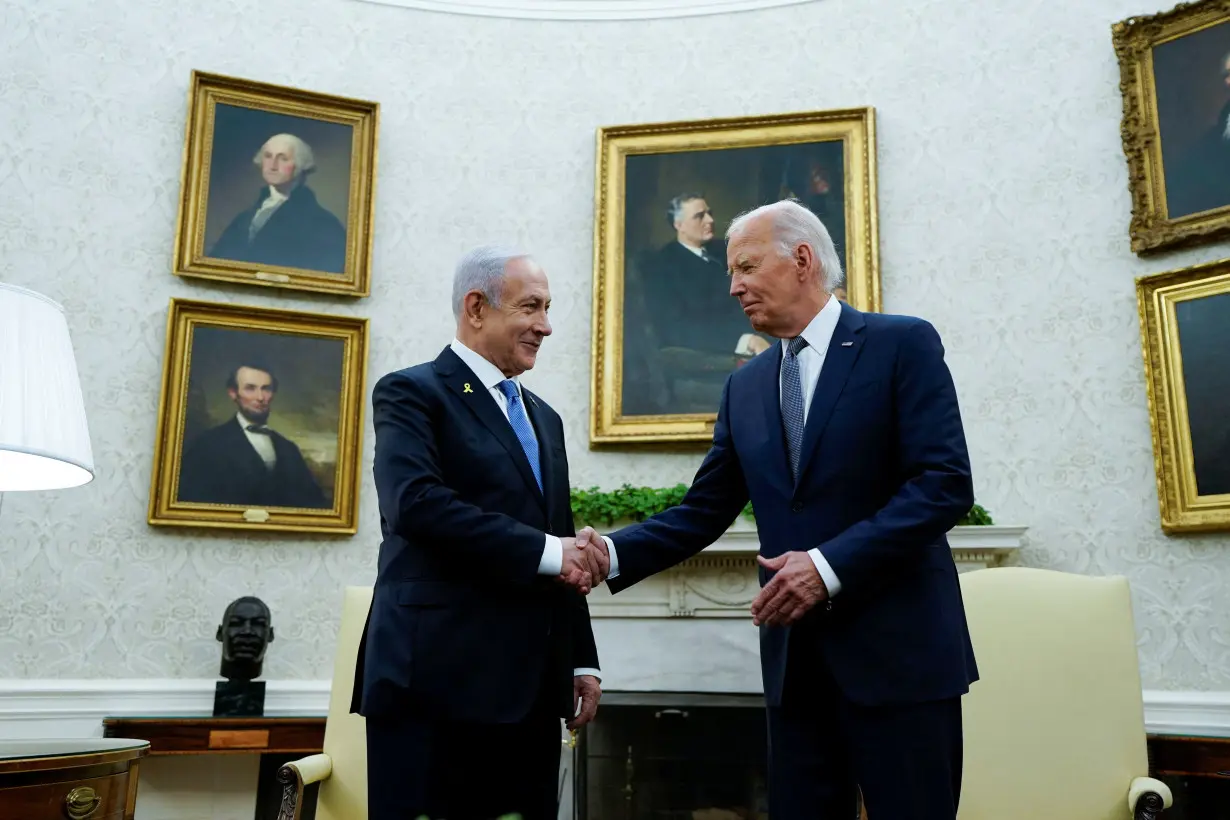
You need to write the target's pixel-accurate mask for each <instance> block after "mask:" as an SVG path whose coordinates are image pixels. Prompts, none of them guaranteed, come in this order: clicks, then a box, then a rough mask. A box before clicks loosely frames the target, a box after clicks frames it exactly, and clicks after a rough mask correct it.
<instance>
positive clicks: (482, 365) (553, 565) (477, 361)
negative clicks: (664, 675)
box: [449, 339, 602, 680]
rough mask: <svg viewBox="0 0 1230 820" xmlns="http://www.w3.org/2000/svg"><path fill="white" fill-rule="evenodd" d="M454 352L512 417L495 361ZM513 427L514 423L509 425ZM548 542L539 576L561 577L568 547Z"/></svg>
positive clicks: (456, 343) (458, 346) (459, 348)
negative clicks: (565, 548) (565, 550)
mask: <svg viewBox="0 0 1230 820" xmlns="http://www.w3.org/2000/svg"><path fill="white" fill-rule="evenodd" d="M449 347H450V348H452V351H453V352H454V353H456V354H457V357H458V358H459V359H461V361H463V362H465V365H466V367H468V368H470V370H472V371H474V375H475V376H476V377H477V378H478V380H479V381H480V382H482V383H483V387H485V388H487V394H488V395H489V396H491V398H492V399H494V400H495V403H496V405H497V406H498V407H499V408H500V411H501V412H502V413H503V414H504V418H508V398H507V397H506V396H505V395H504V391H503V390H501V389H500V388H499V384H500V382H502V381H504V379H505V378H507V377H506V376H505V375H504V373H503V372H501V370H500V369H499V368H498V367H496V366H495V365H493V364H492V363H491V362H489V361H487V360H486V359H484V358H483V356H482V354H481V353H475V352H474V351H473V350H471V349H470V348H468V347H466V346H465V345H464V344H462V343H461V341H460V340H459V339H453V341H452V343H450V344H449ZM512 381H513V384H515V385H517V394H518V395H519V396H521V408H522V411H523V412H525V417H526V419H527V420H528V419H529V411H527V410H525V394H524V393H523V392H522V391H521V382H520V380H519V379H518V378H517V377H516V376H513V378H512ZM509 423H510V424H511V421H510V422H509ZM529 428H530V435H531V436H532V437H533V439H534V443H535V444H537V442H538V432H537V431H536V430H534V424H533V422H531V423H530V425H529ZM545 535H546V542H545V544H544V545H543V550H542V558H541V560H539V562H538V574H539V575H559V574H560V572H561V571H562V570H563V566H564V545H563V543H562V542H561V541H560V540H559V538H557V537H556V536H554V535H552V534H551V533H549V532H548V533H545ZM572 674H573V675H593V676H594V677H595V678H598V679H599V680H601V679H602V676H601V674H599V672H598V670H597V669H574V670H573V671H572Z"/></svg>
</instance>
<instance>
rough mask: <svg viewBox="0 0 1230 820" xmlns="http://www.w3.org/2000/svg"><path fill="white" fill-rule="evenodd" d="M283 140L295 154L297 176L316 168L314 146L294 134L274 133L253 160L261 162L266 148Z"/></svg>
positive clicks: (257, 162) (258, 163)
mask: <svg viewBox="0 0 1230 820" xmlns="http://www.w3.org/2000/svg"><path fill="white" fill-rule="evenodd" d="M275 141H276V142H281V143H285V144H287V145H289V146H290V150H291V153H293V154H294V155H295V176H297V177H298V176H301V175H303V174H306V173H308V172H309V171H315V170H316V157H315V156H314V155H313V154H312V146H310V145H308V144H307V143H306V142H304V141H303V140H301V139H299V138H298V137H296V136H295V135H294V134H274V135H273V136H272V137H270V138H269V139H267V140H265V142H264V143H263V144H262V145H261V147H260V150H259V151H257V152H256V156H254V157H253V158H252V161H253V162H254V163H256V164H257V165H260V164H261V160H262V159H263V158H264V154H265V149H266V148H268V147H269V144H270V143H272V142H275Z"/></svg>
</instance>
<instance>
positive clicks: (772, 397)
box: [756, 342, 791, 496]
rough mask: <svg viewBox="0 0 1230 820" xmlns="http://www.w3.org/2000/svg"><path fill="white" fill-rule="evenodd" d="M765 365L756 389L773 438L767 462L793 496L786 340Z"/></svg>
mask: <svg viewBox="0 0 1230 820" xmlns="http://www.w3.org/2000/svg"><path fill="white" fill-rule="evenodd" d="M763 361H764V366H763V367H762V368H761V371H762V372H761V373H760V374H759V375H758V376H757V384H756V392H757V393H759V394H760V398H761V402H762V406H763V407H762V409H763V411H764V419H765V426H766V427H767V428H768V431H769V440H768V443H767V444H766V445H765V451H766V456H767V459H768V463H767V464H766V465H765V467H766V468H767V474H768V476H769V478H770V480H771V481H772V482H773V483H774V484H776V485H777V487H778V489H779V490H781V491H782V494H783V495H786V496H789V495H791V484H790V462H789V461H788V460H787V458H786V426H785V424H784V423H783V422H782V404H781V380H780V378H779V375H780V374H781V367H782V343H781V342H778V343H777V344H776V345H774V355H772V356H766V357H764V359H763Z"/></svg>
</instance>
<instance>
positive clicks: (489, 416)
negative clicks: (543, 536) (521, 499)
mask: <svg viewBox="0 0 1230 820" xmlns="http://www.w3.org/2000/svg"><path fill="white" fill-rule="evenodd" d="M435 365H436V373H438V374H439V375H440V378H441V379H442V380H443V381H444V383H445V384H446V385H448V388H449V389H450V390H452V391H453V393H455V394H456V395H457V398H458V399H460V400H461V403H462V404H464V405H465V406H466V407H467V408H469V410H470V412H471V413H473V414H474V415H475V416H476V417H477V418H478V420H479V421H480V422H482V423H483V425H484V426H485V427H486V428H487V429H488V430H490V431H491V434H492V435H494V436H495V438H496V440H497V441H499V442H500V444H502V445H504V449H505V450H507V451H508V455H509V456H510V457H511V458H512V460H513V463H514V464H516V465H517V470H518V471H519V472H520V473H521V478H522V479H524V480H525V483H526V484H527V485H528V486H529V488H530V490H531V491H532V492H534V493H535V494H537V495H538V500H539V503H543V499H542V493H541V491H539V489H538V481H537V480H536V479H535V478H534V470H533V469H532V468H531V467H530V462H529V459H527V458H526V457H525V450H523V449H521V442H520V441H519V440H518V439H517V434H516V433H514V432H513V429H512V425H511V424H510V423H509V421H508V419H507V418H505V417H504V414H503V413H502V412H501V411H500V408H499V405H497V404H496V403H495V398H494V397H493V396H492V395H491V394H490V393H489V392H488V391H487V388H486V387H484V386H483V383H482V382H481V381H479V380H478V377H477V376H475V375H474V371H472V370H470V368H469V367H467V366H466V364H465V362H463V361H462V360H461V359H460V358H459V357H458V356H457V354H456V353H454V352H453V351H452V349H451V348H447V347H446V348H445V349H444V352H443V353H441V354H440V355H439V356H438V357H437V358H436V362H435ZM539 463H540V464H541V456H540V457H539Z"/></svg>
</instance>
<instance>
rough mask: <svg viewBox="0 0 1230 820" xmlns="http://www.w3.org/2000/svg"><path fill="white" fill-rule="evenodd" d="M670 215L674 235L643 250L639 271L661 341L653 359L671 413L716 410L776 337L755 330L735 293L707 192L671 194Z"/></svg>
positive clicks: (652, 329) (649, 313)
mask: <svg viewBox="0 0 1230 820" xmlns="http://www.w3.org/2000/svg"><path fill="white" fill-rule="evenodd" d="M666 218H667V221H668V222H669V223H670V225H671V227H672V229H673V230H674V232H675V237H674V239H672V240H671V241H669V242H667V243H666V244H665V245H663V246H662V247H660V248H658V249H657V250H656V251H652V252H650V253H649V254H646V255H644V256H642V258H641V262H640V266H641V269H640V271H639V280H640V288H641V290H642V296H643V300H644V305H645V308H646V313H647V318H648V322H649V327H648V328H647V329H645V332H647V333H649V334H651V335H652V337H653V339H654V344H653V345H652V346H651V347H652V352H651V353H650V363H651V366H653V367H655V368H657V369H658V370H659V371H660V373H661V374H662V376H663V381H664V383H665V385H666V390H667V392H668V398H667V399H666V401H667V404H668V408H669V409H668V410H667V412H671V413H709V412H712V411H713V410H714V408H716V407H717V405H718V402H719V400H720V399H721V395H722V385H723V384H725V382H726V377H727V376H729V375H730V373H731V371H733V370H735V369H736V368H737V367H738V366H739V365H740V364H742V363H743V362H745V361H747V360H748V359H750V358H751V357H752V356H755V355H756V354H757V353H760V352H762V351H764V350H767V349H768V348H769V345H770V343H771V341H770V340H769V339H768V338H767V337H764V336H762V335H760V334H757V333H756V332H754V331H753V330H752V326H751V324H750V323H749V322H748V319H747V317H746V316H745V315H744V313H743V309H742V308H741V307H740V306H739V302H738V300H736V299H735V298H734V297H732V296H731V295H730V279H729V277H728V276H727V274H726V246H725V243H724V242H722V241H721V240H720V239H714V230H713V226H714V218H713V211H712V210H711V209H710V208H709V204H708V202H706V201H705V197H704V195H703V194H700V193H683V194H679V195H678V196H676V197H674V198H672V199H671V200H670V202H669V203H668V205H667V208H666ZM632 332H635V330H632Z"/></svg>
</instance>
